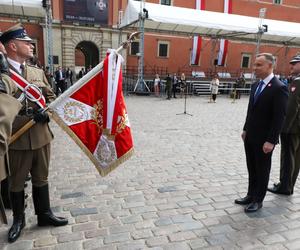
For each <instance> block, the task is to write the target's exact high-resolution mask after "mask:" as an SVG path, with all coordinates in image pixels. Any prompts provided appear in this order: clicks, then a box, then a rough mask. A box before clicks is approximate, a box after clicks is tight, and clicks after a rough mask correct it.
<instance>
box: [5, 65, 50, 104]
mask: <svg viewBox="0 0 300 250" xmlns="http://www.w3.org/2000/svg"><path fill="white" fill-rule="evenodd" d="M10 78H11V79H12V80H13V81H14V82H15V84H16V86H17V87H18V88H19V89H20V90H21V91H22V94H21V96H22V97H23V95H24V94H25V95H26V97H27V98H29V99H30V100H31V101H32V102H35V103H36V104H37V105H39V107H40V108H45V107H46V99H45V97H44V96H43V94H42V92H41V91H40V90H39V88H38V87H37V86H36V85H34V84H31V83H29V82H27V80H26V79H25V78H23V77H22V76H21V75H19V74H18V73H17V72H15V71H14V70H12V69H10ZM20 101H22V100H20Z"/></svg>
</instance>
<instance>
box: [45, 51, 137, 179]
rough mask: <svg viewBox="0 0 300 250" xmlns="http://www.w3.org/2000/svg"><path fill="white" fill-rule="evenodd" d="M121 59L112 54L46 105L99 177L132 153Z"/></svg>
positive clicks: (113, 52)
mask: <svg viewBox="0 0 300 250" xmlns="http://www.w3.org/2000/svg"><path fill="white" fill-rule="evenodd" d="M122 61H123V58H122V56H120V55H119V54H117V53H116V51H115V50H112V51H111V52H110V54H108V55H107V56H106V58H105V59H104V61H103V62H102V63H101V64H99V65H98V66H96V67H95V68H94V69H93V70H91V71H90V72H89V73H88V74H86V75H85V76H84V77H83V78H81V79H80V80H79V81H78V82H77V83H76V84H75V85H73V86H72V87H71V88H70V89H68V90H67V91H66V92H65V93H63V94H62V95H61V96H60V97H59V98H58V99H57V100H55V101H54V102H53V103H51V104H50V105H49V108H50V109H51V110H53V112H54V116H53V118H54V119H55V121H56V122H57V123H58V124H59V125H60V126H61V127H62V128H63V129H64V130H65V131H66V132H67V133H68V134H69V135H70V136H71V137H72V139H73V140H74V141H75V142H76V143H77V144H78V145H79V146H80V147H81V149H82V150H83V151H84V152H85V153H86V154H87V156H88V157H89V158H90V159H91V161H92V162H93V163H94V165H95V166H96V168H97V169H98V171H99V173H100V174H101V176H105V175H107V174H108V173H109V172H111V171H112V170H113V169H114V168H116V167H117V166H118V165H120V164H121V163H122V162H124V161H125V160H126V159H128V158H129V157H130V156H131V155H132V153H133V140H132V136H131V129H130V123H129V119H128V115H127V109H126V105H125V100H124V96H123V92H122V70H121V64H122Z"/></svg>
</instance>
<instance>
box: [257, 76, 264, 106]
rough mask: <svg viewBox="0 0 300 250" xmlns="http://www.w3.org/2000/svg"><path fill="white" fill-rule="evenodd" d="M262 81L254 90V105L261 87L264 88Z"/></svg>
mask: <svg viewBox="0 0 300 250" xmlns="http://www.w3.org/2000/svg"><path fill="white" fill-rule="evenodd" d="M264 84H265V83H264V81H260V82H259V84H258V87H257V88H256V91H255V94H254V103H256V101H257V98H258V97H259V95H260V93H261V91H262V87H263V86H264Z"/></svg>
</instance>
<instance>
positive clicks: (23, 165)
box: [9, 143, 50, 192]
mask: <svg viewBox="0 0 300 250" xmlns="http://www.w3.org/2000/svg"><path fill="white" fill-rule="evenodd" d="M9 156H10V157H9V163H10V170H11V176H10V180H11V189H10V191H11V192H20V191H22V190H24V184H25V179H26V177H27V175H28V173H29V172H30V174H31V182H32V185H33V186H35V187H42V186H44V185H46V184H48V172H49V171H48V170H49V162H50V143H49V144H47V145H45V146H43V147H41V148H39V149H36V150H12V149H10V150H9Z"/></svg>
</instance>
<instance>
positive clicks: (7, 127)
mask: <svg viewBox="0 0 300 250" xmlns="http://www.w3.org/2000/svg"><path fill="white" fill-rule="evenodd" d="M1 78H2V80H3V82H4V84H5V85H6V89H7V94H4V93H0V181H1V180H3V179H5V178H6V176H7V175H8V173H9V168H8V165H7V163H8V161H7V159H6V153H7V151H8V139H9V137H10V136H11V131H12V123H13V121H14V119H15V116H16V115H17V114H18V112H19V110H20V109H21V107H22V105H21V103H20V102H19V101H18V100H17V99H16V98H14V97H12V96H10V95H11V94H12V93H13V89H14V88H13V87H14V83H13V82H12V80H11V79H9V78H8V77H7V75H4V74H1Z"/></svg>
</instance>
